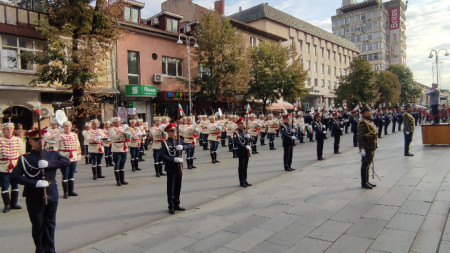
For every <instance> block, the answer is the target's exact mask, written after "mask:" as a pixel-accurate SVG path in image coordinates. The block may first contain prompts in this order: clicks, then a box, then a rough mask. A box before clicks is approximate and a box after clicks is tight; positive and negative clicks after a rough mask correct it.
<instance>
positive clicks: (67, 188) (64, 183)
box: [62, 181, 69, 199]
mask: <svg viewBox="0 0 450 253" xmlns="http://www.w3.org/2000/svg"><path fill="white" fill-rule="evenodd" d="M62 188H63V192H64V195H63V198H64V199H67V198H68V197H69V193H68V191H69V186H68V183H67V181H62Z"/></svg>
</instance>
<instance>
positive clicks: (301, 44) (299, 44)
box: [298, 40, 303, 51]
mask: <svg viewBox="0 0 450 253" xmlns="http://www.w3.org/2000/svg"><path fill="white" fill-rule="evenodd" d="M302 48H303V41H302V40H298V50H299V51H302Z"/></svg>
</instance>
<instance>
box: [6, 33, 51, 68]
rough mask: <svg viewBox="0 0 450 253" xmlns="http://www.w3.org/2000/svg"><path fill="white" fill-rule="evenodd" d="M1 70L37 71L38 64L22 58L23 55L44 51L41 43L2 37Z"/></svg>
mask: <svg viewBox="0 0 450 253" xmlns="http://www.w3.org/2000/svg"><path fill="white" fill-rule="evenodd" d="M0 45H1V47H0V55H1V61H0V68H2V69H10V70H13V69H14V70H24V71H35V70H36V64H33V63H32V62H30V61H26V60H25V59H22V58H21V57H20V54H23V53H33V54H34V53H35V52H37V51H40V50H42V46H41V43H40V42H37V41H34V40H30V39H25V38H18V37H15V36H6V35H2V36H1V40H0Z"/></svg>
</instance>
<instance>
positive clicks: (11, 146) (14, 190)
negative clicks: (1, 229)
mask: <svg viewBox="0 0 450 253" xmlns="http://www.w3.org/2000/svg"><path fill="white" fill-rule="evenodd" d="M13 133H14V123H4V124H2V136H0V185H1V186H2V199H3V204H4V208H3V212H4V213H7V212H9V210H10V209H21V208H22V207H21V206H19V205H17V200H18V198H19V184H18V183H17V182H15V181H14V180H12V179H11V178H10V175H11V172H12V170H13V168H14V167H15V166H16V164H17V161H18V159H19V157H20V156H21V155H23V153H24V151H25V148H24V146H25V143H24V142H23V141H22V139H21V138H20V137H17V136H13ZM10 185H11V198H10V194H9V186H10Z"/></svg>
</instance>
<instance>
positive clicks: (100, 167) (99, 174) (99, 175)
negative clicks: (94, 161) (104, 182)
mask: <svg viewBox="0 0 450 253" xmlns="http://www.w3.org/2000/svg"><path fill="white" fill-rule="evenodd" d="M97 176H98V178H105V176H103V175H102V166H101V165H97Z"/></svg>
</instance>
